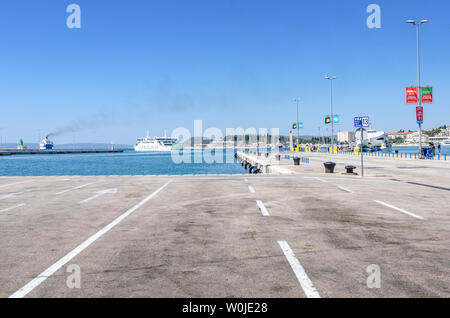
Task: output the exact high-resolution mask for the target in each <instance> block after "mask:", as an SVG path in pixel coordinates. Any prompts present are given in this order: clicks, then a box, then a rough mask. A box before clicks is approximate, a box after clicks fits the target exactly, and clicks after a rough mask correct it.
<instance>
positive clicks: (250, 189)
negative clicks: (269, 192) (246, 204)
mask: <svg viewBox="0 0 450 318" xmlns="http://www.w3.org/2000/svg"><path fill="white" fill-rule="evenodd" d="M248 190H249V191H250V192H251V193H255V189H254V188H253V187H252V186H251V185H248Z"/></svg>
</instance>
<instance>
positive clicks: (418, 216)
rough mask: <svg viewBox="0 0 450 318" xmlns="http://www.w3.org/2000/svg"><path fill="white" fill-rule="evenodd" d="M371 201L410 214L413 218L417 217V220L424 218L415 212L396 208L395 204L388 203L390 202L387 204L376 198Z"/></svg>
mask: <svg viewBox="0 0 450 318" xmlns="http://www.w3.org/2000/svg"><path fill="white" fill-rule="evenodd" d="M373 201H375V202H376V203H378V204H381V205H384V206H387V207H388V208H391V209H394V210H397V211H399V212H402V213H405V214H408V215H409V216H412V217H413V218H416V219H419V220H425V218H424V217H422V216H420V215H417V214H414V213H411V212H408V211H406V210H403V209H400V208H397V207H396V206H393V205H390V204H388V203H386V202H382V201H378V200H373Z"/></svg>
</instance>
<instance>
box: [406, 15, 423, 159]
mask: <svg viewBox="0 0 450 318" xmlns="http://www.w3.org/2000/svg"><path fill="white" fill-rule="evenodd" d="M406 23H410V24H412V25H415V26H416V31H417V97H418V103H417V104H418V105H417V106H418V107H422V90H421V86H420V49H419V40H420V38H419V33H420V32H419V29H420V26H421V25H422V24H424V23H428V20H421V21H420V22H416V21H414V20H408V21H406ZM418 124H419V158H420V157H421V156H422V124H421V123H418Z"/></svg>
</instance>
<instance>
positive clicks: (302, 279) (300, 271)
mask: <svg viewBox="0 0 450 318" xmlns="http://www.w3.org/2000/svg"><path fill="white" fill-rule="evenodd" d="M278 244H279V245H280V247H281V250H282V251H283V253H284V255H285V256H286V258H287V260H288V262H289V265H291V268H292V270H293V271H294V274H295V276H296V277H297V280H298V282H299V283H300V286H302V289H303V291H304V292H305V295H306V297H308V298H320V295H319V292H318V291H317V289H316V288H315V287H314V285H313V283H312V281H311V280H310V279H309V277H308V275H307V274H306V272H305V269H304V268H303V266H302V264H300V262H299V260H298V259H297V258H296V257H295V254H294V252H293V251H292V249H291V247H290V246H289V244H288V243H287V242H286V241H278Z"/></svg>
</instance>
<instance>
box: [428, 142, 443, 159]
mask: <svg viewBox="0 0 450 318" xmlns="http://www.w3.org/2000/svg"><path fill="white" fill-rule="evenodd" d="M425 151H426V154H425V155H426V157H427V158H428V159H431V158H433V157H434V156H435V155H436V145H435V144H434V143H432V142H430V147H428V148H426V150H425ZM437 151H438V154H439V155H440V154H441V144H440V143H438V144H437Z"/></svg>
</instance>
